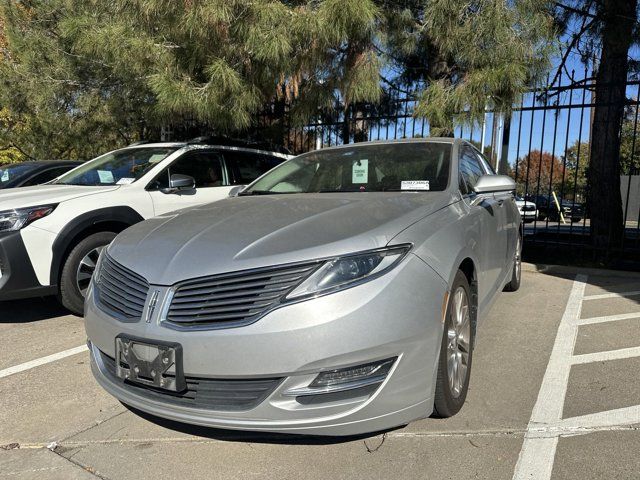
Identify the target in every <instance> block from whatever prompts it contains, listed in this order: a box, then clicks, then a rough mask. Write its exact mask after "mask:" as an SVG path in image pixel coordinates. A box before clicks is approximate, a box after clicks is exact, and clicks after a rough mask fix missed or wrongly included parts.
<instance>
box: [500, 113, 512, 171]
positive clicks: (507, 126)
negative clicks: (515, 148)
mask: <svg viewBox="0 0 640 480" xmlns="http://www.w3.org/2000/svg"><path fill="white" fill-rule="evenodd" d="M510 136H511V114H510V113H509V114H504V115H502V148H501V149H500V159H499V164H498V173H499V174H500V175H507V174H508V173H509V140H510Z"/></svg>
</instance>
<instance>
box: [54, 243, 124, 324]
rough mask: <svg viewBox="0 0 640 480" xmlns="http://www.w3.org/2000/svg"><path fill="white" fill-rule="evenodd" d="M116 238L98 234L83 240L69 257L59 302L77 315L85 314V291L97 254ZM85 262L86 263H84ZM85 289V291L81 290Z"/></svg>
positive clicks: (64, 268) (65, 263) (65, 264)
mask: <svg viewBox="0 0 640 480" xmlns="http://www.w3.org/2000/svg"><path fill="white" fill-rule="evenodd" d="M115 237H116V234H115V233H113V232H98V233H94V234H92V235H89V236H88V237H87V238H85V239H83V240H81V241H80V242H79V243H78V244H77V245H76V246H75V247H74V248H73V250H71V253H69V255H68V256H67V258H66V260H65V261H64V266H63V267H62V274H61V275H60V294H59V300H60V303H62V305H64V307H65V308H67V309H68V310H70V311H71V312H72V313H74V314H76V315H80V316H82V314H83V313H84V291H86V287H88V281H89V280H90V279H91V276H90V275H91V274H92V273H93V269H92V268H91V263H92V262H93V268H95V261H96V260H97V254H96V252H97V253H98V254H99V252H100V251H101V250H102V249H103V248H104V247H106V246H107V245H109V244H110V243H111V241H112V240H113V239H114V238H115ZM83 261H84V263H82V262H83ZM81 263H82V265H81ZM82 287H84V291H83V290H82V289H81V288H82Z"/></svg>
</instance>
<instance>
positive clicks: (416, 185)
mask: <svg viewBox="0 0 640 480" xmlns="http://www.w3.org/2000/svg"><path fill="white" fill-rule="evenodd" d="M400 190H429V180H403V181H402V182H401V183H400Z"/></svg>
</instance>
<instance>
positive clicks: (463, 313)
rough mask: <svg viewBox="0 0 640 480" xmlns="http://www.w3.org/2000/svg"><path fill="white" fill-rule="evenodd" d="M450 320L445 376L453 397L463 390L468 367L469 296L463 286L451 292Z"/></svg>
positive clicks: (456, 396)
mask: <svg viewBox="0 0 640 480" xmlns="http://www.w3.org/2000/svg"><path fill="white" fill-rule="evenodd" d="M451 307H452V308H451V310H452V311H451V321H450V323H449V327H448V329H447V376H448V379H449V389H450V391H451V395H452V397H453V398H458V397H459V396H460V394H461V393H462V392H463V390H464V387H465V382H466V379H467V370H468V369H469V353H470V344H471V342H470V339H471V316H470V311H469V297H468V295H467V291H466V290H465V289H464V288H463V287H458V289H457V290H456V291H455V292H454V294H453V303H452V306H451Z"/></svg>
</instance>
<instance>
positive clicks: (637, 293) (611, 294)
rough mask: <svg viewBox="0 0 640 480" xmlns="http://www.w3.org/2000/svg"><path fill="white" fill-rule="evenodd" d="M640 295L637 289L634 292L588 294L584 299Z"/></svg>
mask: <svg viewBox="0 0 640 480" xmlns="http://www.w3.org/2000/svg"><path fill="white" fill-rule="evenodd" d="M638 295H640V290H635V291H633V292H620V293H603V294H600V295H587V296H586V297H584V298H583V300H603V299H605V298H626V297H637V296H638Z"/></svg>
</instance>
